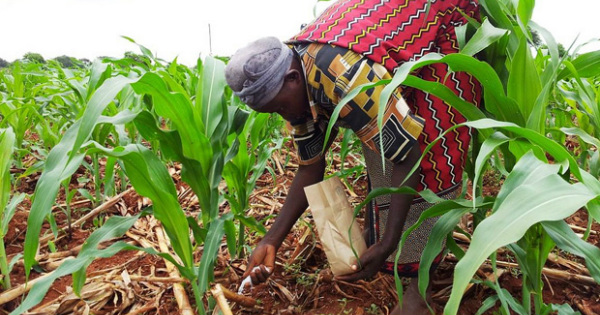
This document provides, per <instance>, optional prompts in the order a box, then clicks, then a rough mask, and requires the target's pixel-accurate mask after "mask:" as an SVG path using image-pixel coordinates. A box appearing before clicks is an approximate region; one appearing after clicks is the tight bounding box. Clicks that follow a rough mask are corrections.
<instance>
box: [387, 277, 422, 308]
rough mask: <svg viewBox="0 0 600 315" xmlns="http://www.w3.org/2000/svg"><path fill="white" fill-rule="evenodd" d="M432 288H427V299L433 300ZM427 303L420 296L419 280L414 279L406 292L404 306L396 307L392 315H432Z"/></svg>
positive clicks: (403, 300)
mask: <svg viewBox="0 0 600 315" xmlns="http://www.w3.org/2000/svg"><path fill="white" fill-rule="evenodd" d="M430 288H431V286H429V287H428V288H427V298H428V299H430V298H431V290H430ZM431 314H432V313H431V312H430V311H429V308H428V307H427V303H425V300H424V299H423V297H422V296H421V294H419V285H418V281H417V278H413V279H412V280H411V281H410V284H409V285H408V287H407V288H406V291H405V292H404V296H403V298H402V305H401V306H400V305H398V306H396V308H394V310H392V312H391V313H390V315H431Z"/></svg>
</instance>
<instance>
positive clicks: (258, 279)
mask: <svg viewBox="0 0 600 315" xmlns="http://www.w3.org/2000/svg"><path fill="white" fill-rule="evenodd" d="M270 275H271V272H270V270H269V269H268V268H267V267H265V266H264V265H259V266H258V267H257V268H253V270H252V272H251V273H250V279H252V284H255V285H256V284H259V283H263V282H265V281H267V279H268V278H269V276H270Z"/></svg>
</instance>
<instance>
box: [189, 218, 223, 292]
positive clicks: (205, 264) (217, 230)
mask: <svg viewBox="0 0 600 315" xmlns="http://www.w3.org/2000/svg"><path fill="white" fill-rule="evenodd" d="M227 220H231V213H229V214H226V215H224V216H223V217H221V218H217V219H215V220H213V221H211V222H210V227H209V228H208V234H207V237H206V242H204V252H203V254H202V258H201V259H200V266H199V267H198V276H197V277H198V281H199V284H198V286H199V289H200V290H199V291H200V294H203V293H204V292H206V290H207V289H208V283H209V281H211V280H212V279H210V275H212V272H213V266H214V263H215V259H216V258H217V253H218V252H219V247H220V246H221V239H222V237H223V233H225V231H224V228H223V224H224V223H225V221H227Z"/></svg>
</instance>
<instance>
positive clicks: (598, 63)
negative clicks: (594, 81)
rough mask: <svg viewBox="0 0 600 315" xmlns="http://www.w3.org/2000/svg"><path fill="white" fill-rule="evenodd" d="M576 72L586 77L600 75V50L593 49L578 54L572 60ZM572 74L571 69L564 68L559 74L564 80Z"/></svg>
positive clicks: (559, 77) (560, 78)
mask: <svg viewBox="0 0 600 315" xmlns="http://www.w3.org/2000/svg"><path fill="white" fill-rule="evenodd" d="M572 64H573V68H574V70H575V72H576V73H577V74H578V75H579V76H580V77H584V78H593V77H597V76H598V75H600V50H597V51H591V52H588V53H584V54H581V55H579V56H577V58H575V59H574V60H573V61H572ZM571 74H572V71H571V69H568V68H565V69H563V70H562V71H561V72H560V73H559V75H558V79H559V80H564V79H566V78H568V77H570V76H571Z"/></svg>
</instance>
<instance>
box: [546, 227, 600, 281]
mask: <svg viewBox="0 0 600 315" xmlns="http://www.w3.org/2000/svg"><path fill="white" fill-rule="evenodd" d="M542 226H543V227H544V230H545V231H546V232H547V233H548V234H549V235H550V237H551V238H552V240H553V241H554V242H555V243H556V245H557V246H558V247H559V248H560V249H562V250H564V251H568V252H570V253H572V254H575V255H577V256H579V257H583V258H585V262H586V264H585V265H586V267H587V268H588V269H589V271H590V274H591V275H592V277H593V278H594V280H596V282H598V283H599V284H600V260H599V259H598V257H600V248H598V247H596V246H594V245H592V244H590V243H587V242H585V241H584V240H582V239H580V238H579V236H577V234H575V232H573V230H572V229H571V228H570V227H569V225H568V224H567V223H566V222H565V221H547V222H542Z"/></svg>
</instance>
